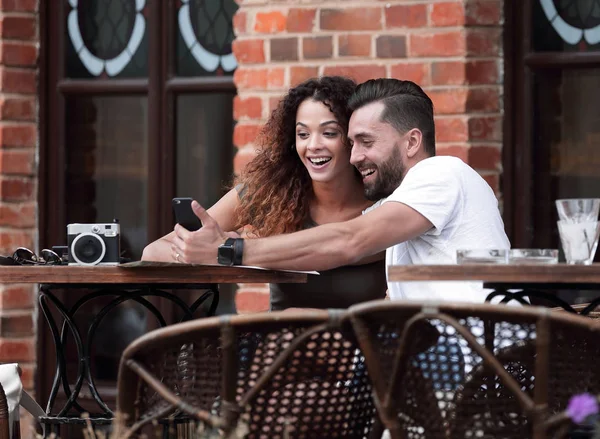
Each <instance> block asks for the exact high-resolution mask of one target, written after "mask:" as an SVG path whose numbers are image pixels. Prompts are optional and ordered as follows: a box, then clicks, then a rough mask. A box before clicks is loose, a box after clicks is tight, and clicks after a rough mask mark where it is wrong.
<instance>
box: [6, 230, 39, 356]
mask: <svg viewBox="0 0 600 439" xmlns="http://www.w3.org/2000/svg"><path fill="white" fill-rule="evenodd" d="M17 247H27V248H33V236H32V235H31V233H30V232H26V231H23V230H12V231H6V232H0V254H3V255H8V254H12V253H13V252H14V251H15V250H16V249H17ZM0 358H2V357H0Z"/></svg>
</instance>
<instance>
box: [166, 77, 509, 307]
mask: <svg viewBox="0 0 600 439" xmlns="http://www.w3.org/2000/svg"><path fill="white" fill-rule="evenodd" d="M349 105H350V108H351V109H352V110H353V113H352V117H351V119H350V127H349V132H348V138H349V139H350V142H351V144H352V155H351V160H350V161H351V162H352V164H353V165H354V166H355V167H356V168H357V169H358V171H359V172H360V173H361V174H362V176H363V183H364V189H365V194H366V196H367V198H369V199H371V200H373V201H375V200H379V199H382V200H381V201H380V202H379V203H377V204H376V205H375V206H374V207H373V208H371V209H369V211H368V212H366V213H365V214H364V215H362V216H361V217H359V218H355V219H353V220H350V221H346V222H341V223H333V224H326V225H323V226H319V227H315V228H313V229H310V230H304V231H301V232H297V233H292V234H289V235H282V236H275V237H269V238H265V239H247V240H242V239H232V238H229V239H226V238H227V237H226V235H225V234H224V233H223V232H222V231H221V229H220V228H219V226H218V225H217V223H216V222H215V221H214V220H213V219H212V218H211V217H210V216H209V215H208V214H207V213H206V211H205V210H204V209H203V208H202V207H201V206H200V205H199V204H198V203H195V202H194V203H193V207H194V211H195V212H196V215H198V217H199V218H200V219H201V221H202V223H203V225H204V227H203V228H202V229H200V230H199V231H197V232H188V231H187V230H185V229H183V228H182V227H179V226H176V227H175V233H176V235H177V236H176V237H175V239H174V241H173V245H172V251H173V258H174V259H175V258H177V259H178V260H179V261H181V262H188V263H207V264H214V263H215V261H216V260H218V261H219V263H222V264H230V265H233V264H236V265H239V264H242V263H243V264H244V265H256V266H261V267H266V268H273V269H295V270H326V269H330V268H333V267H337V266H340V265H347V264H352V263H354V262H357V261H359V260H360V259H363V258H365V257H368V256H371V255H373V254H375V253H378V252H380V251H383V250H384V249H387V250H386V263H387V265H398V264H452V263H456V250H458V249H471V248H481V249H491V248H509V247H510V243H509V241H508V238H507V237H506V233H505V232H504V224H503V222H502V218H501V216H500V212H499V211H498V202H497V200H496V197H495V195H494V193H493V191H492V190H491V188H490V187H489V186H488V184H487V183H486V182H485V181H484V180H483V179H482V178H481V177H480V176H479V175H478V174H477V173H476V172H475V171H474V170H473V169H472V168H471V167H469V166H468V165H466V164H464V163H463V162H462V161H461V160H460V159H458V158H455V157H435V126H434V120H433V104H432V102H431V99H429V97H428V96H427V95H426V94H425V92H424V91H423V90H422V89H421V88H420V87H419V86H418V85H416V84H414V83H413V82H410V81H401V80H397V79H376V80H370V81H367V82H365V83H364V84H361V85H359V86H358V87H357V89H356V92H355V94H354V96H353V97H352V98H351V100H350V103H349ZM389 294H390V296H391V298H392V299H417V300H418V299H440V300H451V301H472V302H479V303H481V302H483V300H484V299H485V293H484V291H483V289H482V285H481V283H473V282H469V283H465V282H418V283H416V282H402V283H401V282H392V283H389Z"/></svg>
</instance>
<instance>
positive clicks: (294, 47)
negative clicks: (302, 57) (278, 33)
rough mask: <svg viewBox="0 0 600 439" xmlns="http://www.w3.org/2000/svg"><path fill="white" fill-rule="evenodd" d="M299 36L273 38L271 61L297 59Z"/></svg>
mask: <svg viewBox="0 0 600 439" xmlns="http://www.w3.org/2000/svg"><path fill="white" fill-rule="evenodd" d="M297 60H298V38H296V37H291V38H273V39H272V40H271V61H297Z"/></svg>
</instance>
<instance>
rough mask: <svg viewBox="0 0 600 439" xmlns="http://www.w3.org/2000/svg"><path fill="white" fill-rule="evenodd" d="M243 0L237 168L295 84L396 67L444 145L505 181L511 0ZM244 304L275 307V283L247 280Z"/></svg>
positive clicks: (379, 73) (386, 73)
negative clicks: (505, 68) (417, 89)
mask: <svg viewBox="0 0 600 439" xmlns="http://www.w3.org/2000/svg"><path fill="white" fill-rule="evenodd" d="M238 3H239V4H240V8H239V10H238V12H237V14H236V16H235V18H234V27H235V32H236V35H237V39H236V40H235V41H234V45H233V50H234V53H235V55H236V57H237V59H238V62H239V67H238V69H237V70H236V72H235V77H234V79H235V83H236V86H237V89H238V96H237V97H236V100H235V105H234V118H235V119H236V120H237V121H238V124H237V125H236V128H235V132H234V143H235V145H236V146H237V148H238V151H237V155H236V157H235V161H234V167H235V171H236V172H239V171H240V170H241V169H243V167H244V165H245V164H246V163H248V161H249V160H250V159H251V158H252V157H253V154H254V146H253V144H252V142H253V140H254V138H255V136H256V134H257V132H258V130H259V129H260V126H261V124H263V123H264V122H265V120H266V119H267V118H268V115H269V114H270V112H271V111H272V110H273V108H274V107H275V106H276V105H277V102H278V100H279V98H280V97H281V95H282V94H283V93H284V92H285V91H286V90H287V89H288V88H289V87H291V86H293V85H295V84H297V83H298V82H301V81H303V80H304V79H307V78H309V77H312V76H318V75H334V74H337V75H346V76H350V77H353V78H354V79H355V80H357V81H359V82H362V81H365V80H367V79H370V78H377V77H393V78H400V79H410V80H412V81H415V82H417V83H418V84H420V85H421V86H422V87H423V88H424V89H425V90H426V91H427V92H428V93H429V95H430V96H431V98H432V99H433V102H434V105H435V109H436V127H437V142H438V154H440V155H441V154H450V155H455V156H458V157H460V158H462V159H463V160H464V161H466V162H467V163H469V164H471V166H473V167H474V168H475V169H477V170H478V171H479V172H480V173H481V174H482V175H483V177H484V178H485V179H486V180H487V181H488V183H489V184H490V185H491V186H492V187H493V188H494V190H496V192H498V191H499V176H500V172H501V146H502V108H501V107H502V9H503V0H428V1H423V0H410V1H408V0H385V1H378V0H345V1H344V2H340V1H333V0H331V1H329V0H302V1H298V0H293V1H281V0H238ZM498 195H500V194H498ZM237 306H238V310H239V311H240V312H251V311H257V310H261V309H266V308H267V307H268V293H267V290H266V289H265V288H264V286H256V285H242V286H241V287H240V289H239V291H238V295H237Z"/></svg>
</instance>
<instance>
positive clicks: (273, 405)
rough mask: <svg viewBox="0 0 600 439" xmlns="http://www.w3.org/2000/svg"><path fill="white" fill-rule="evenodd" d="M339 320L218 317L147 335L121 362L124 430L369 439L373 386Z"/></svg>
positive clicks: (313, 315) (321, 315) (323, 314)
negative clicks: (187, 424)
mask: <svg viewBox="0 0 600 439" xmlns="http://www.w3.org/2000/svg"><path fill="white" fill-rule="evenodd" d="M345 316H346V314H345V313H344V312H342V311H340V312H334V311H331V312H327V311H310V312H302V311H300V312H285V313H262V314H253V315H245V316H244V315H242V316H224V317H215V318H207V319H201V320H195V321H192V322H186V323H181V324H177V325H172V326H168V327H166V328H162V329H158V330H156V331H152V332H150V333H148V334H146V335H144V336H143V337H141V338H139V339H137V340H136V341H134V342H133V343H132V344H131V345H130V346H129V347H128V348H127V349H126V350H125V352H124V353H123V357H122V359H121V365H120V370H119V378H118V395H117V409H118V412H119V415H118V416H119V417H120V419H121V421H122V422H123V423H124V424H125V425H124V430H120V434H121V435H122V437H131V436H136V435H138V434H139V433H140V432H142V431H147V429H148V428H149V427H151V426H152V423H153V422H154V423H155V422H156V421H161V420H163V422H164V420H165V419H167V423H168V422H172V423H173V424H176V423H177V422H178V420H180V419H183V420H185V419H191V420H193V421H196V422H197V424H198V425H197V426H194V427H193V428H196V432H198V431H199V430H202V431H203V433H202V434H203V436H201V437H213V436H211V434H214V435H220V436H218V437H230V438H237V437H247V438H282V439H284V438H366V437H369V434H370V433H371V430H372V426H373V424H374V419H375V417H376V415H375V407H374V405H373V400H372V396H371V391H372V389H371V385H370V381H369V379H368V377H367V374H366V371H365V368H364V365H363V362H362V359H361V357H360V354H359V352H358V347H357V344H356V343H355V340H354V337H353V332H352V330H351V327H350V325H349V322H348V321H347V320H346V319H345ZM121 428H122V427H121ZM177 428H178V427H176V426H174V427H173V432H175V433H176V430H177ZM187 431H188V432H189V431H190V430H187ZM177 434H179V435H182V433H177ZM119 437H121V436H119ZM163 437H166V435H165V436H163ZM188 437H190V436H188ZM191 437H198V436H194V435H193V434H192V435H191ZM215 437H216V436H215ZM379 437H381V434H380V433H379Z"/></svg>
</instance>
